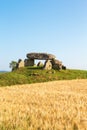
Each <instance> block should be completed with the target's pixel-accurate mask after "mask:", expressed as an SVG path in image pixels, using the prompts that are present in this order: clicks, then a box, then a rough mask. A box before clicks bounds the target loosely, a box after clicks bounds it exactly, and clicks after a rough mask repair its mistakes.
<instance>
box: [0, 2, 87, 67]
mask: <svg viewBox="0 0 87 130" xmlns="http://www.w3.org/2000/svg"><path fill="white" fill-rule="evenodd" d="M30 52H46V53H52V54H54V55H55V56H56V58H57V59H59V60H61V61H62V62H63V64H64V65H66V67H68V68H72V69H87V58H86V56H87V0H0V70H9V69H10V68H9V63H10V62H11V61H12V60H14V61H18V59H19V58H21V59H25V58H26V54H27V53H30Z"/></svg>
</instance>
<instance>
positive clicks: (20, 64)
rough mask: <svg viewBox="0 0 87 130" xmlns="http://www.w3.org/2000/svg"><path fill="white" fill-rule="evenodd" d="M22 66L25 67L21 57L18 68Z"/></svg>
mask: <svg viewBox="0 0 87 130" xmlns="http://www.w3.org/2000/svg"><path fill="white" fill-rule="evenodd" d="M22 67H24V61H23V60H21V59H19V60H18V64H17V68H22Z"/></svg>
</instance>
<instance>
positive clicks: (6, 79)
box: [0, 67, 87, 86]
mask: <svg viewBox="0 0 87 130" xmlns="http://www.w3.org/2000/svg"><path fill="white" fill-rule="evenodd" d="M72 79H87V71H86V70H71V69H67V70H61V71H58V70H43V69H42V68H41V67H25V68H20V69H17V70H15V71H13V72H7V73H0V86H10V85H16V84H27V83H37V82H47V81H53V80H72Z"/></svg>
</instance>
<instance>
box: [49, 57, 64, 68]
mask: <svg viewBox="0 0 87 130" xmlns="http://www.w3.org/2000/svg"><path fill="white" fill-rule="evenodd" d="M51 63H52V68H53V69H58V70H60V69H62V62H61V61H59V60H56V59H53V60H52V61H51Z"/></svg>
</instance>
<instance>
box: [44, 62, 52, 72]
mask: <svg viewBox="0 0 87 130" xmlns="http://www.w3.org/2000/svg"><path fill="white" fill-rule="evenodd" d="M43 69H45V70H51V69H52V63H51V62H50V60H47V61H45V64H44V67H43Z"/></svg>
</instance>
